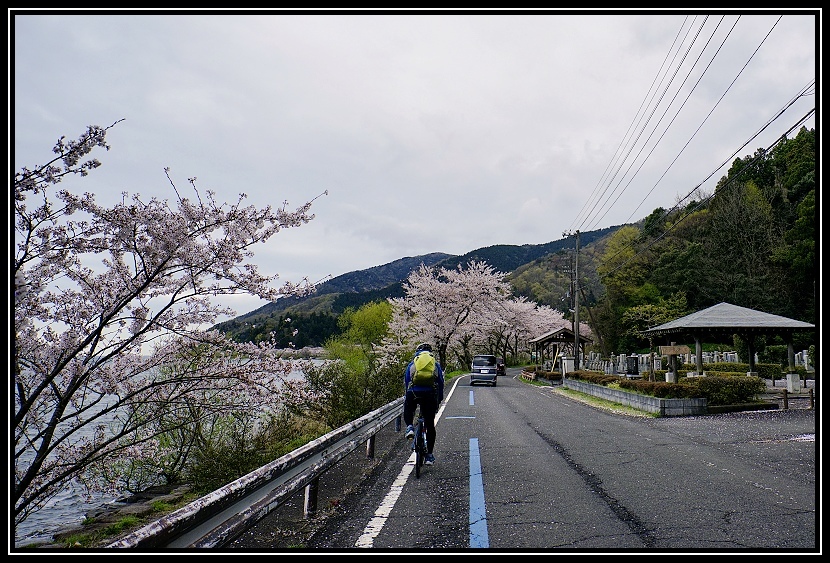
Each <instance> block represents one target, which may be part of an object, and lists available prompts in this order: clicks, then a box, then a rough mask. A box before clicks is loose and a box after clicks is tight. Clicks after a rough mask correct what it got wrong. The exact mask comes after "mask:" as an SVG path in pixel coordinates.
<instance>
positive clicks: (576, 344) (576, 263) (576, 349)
mask: <svg viewBox="0 0 830 563" xmlns="http://www.w3.org/2000/svg"><path fill="white" fill-rule="evenodd" d="M575 235H576V254H575V255H574V369H575V370H578V369H579V366H580V362H579V230H578V229H577V231H576V233H575Z"/></svg>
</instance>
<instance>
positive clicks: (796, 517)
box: [228, 370, 820, 554]
mask: <svg viewBox="0 0 830 563" xmlns="http://www.w3.org/2000/svg"><path fill="white" fill-rule="evenodd" d="M517 373H518V370H508V375H507V377H503V378H500V379H499V383H498V386H497V387H487V386H480V385H476V386H475V387H470V386H469V384H468V381H469V378H468V377H461V378H457V380H454V381H453V382H451V386H450V387H449V388H448V396H447V398H446V400H445V403H444V406H443V410H442V411H441V413H440V418H439V420H438V423H437V430H438V438H437V441H436V446H435V455H436V458H437V462H436V465H434V466H432V467H426V468H424V471H423V472H422V475H421V478H420V479H416V478H415V472H414V471H413V470H412V464H411V461H410V450H409V447H408V442H407V441H406V440H405V439H404V438H403V435H402V434H403V433H402V432H396V430H395V428H394V425H392V424H390V425H389V426H388V427H386V428H384V429H383V430H382V431H381V432H380V433H379V434H378V435H377V437H376V445H375V458H374V459H368V458H367V457H366V454H365V449H358V451H356V452H354V453H353V454H351V456H350V457H349V458H346V459H345V460H344V461H343V462H341V463H340V464H338V466H339V467H338V466H336V467H335V468H334V469H333V470H331V471H329V472H327V474H326V475H325V476H324V477H323V478H321V482H320V504H319V506H320V511H319V517H318V518H316V519H313V520H311V521H308V520H303V519H302V500H303V499H302V496H301V495H298V496H297V498H296V499H294V500H293V501H292V502H290V503H287V504H286V505H284V506H283V507H282V508H281V509H280V510H278V511H277V512H275V513H274V514H273V515H272V516H269V517H268V518H266V519H264V520H263V521H262V522H260V523H259V524H258V525H257V526H255V527H254V528H252V529H251V530H250V531H249V532H247V533H246V534H245V535H244V536H242V537H241V538H239V539H238V540H237V541H236V542H235V543H234V544H233V545H232V546H229V548H228V550H230V551H234V550H243V551H249V552H254V551H255V552H273V551H282V550H293V551H297V552H313V553H326V552H331V553H340V552H352V553H359V552H361V551H363V552H366V553H367V554H369V553H371V552H378V551H380V552H393V553H410V552H419V551H421V550H427V549H429V550H437V551H444V552H447V553H465V554H469V553H471V552H475V551H479V550H480V551H486V552H488V553H489V552H505V553H511V552H515V553H547V552H552V553H566V552H574V553H587V552H592V551H599V552H602V553H615V552H619V553H626V554H630V553H646V554H655V553H660V552H667V553H685V552H688V553H707V552H712V553H720V552H724V551H725V552H740V553H744V554H746V553H777V554H782V553H819V552H820V546H819V543H818V537H819V536H818V534H817V526H816V524H817V520H818V518H817V511H816V502H815V500H816V493H817V491H818V490H819V488H817V482H816V471H815V469H816V464H815V459H816V451H817V443H816V441H815V413H816V411H815V410H809V409H804V408H800V409H789V410H767V411H752V412H739V413H728V414H718V415H708V416H698V417H678V418H650V417H633V416H626V415H621V414H616V413H613V412H609V411H606V410H603V409H599V408H597V407H594V406H591V405H588V404H584V403H582V402H579V401H576V400H574V399H572V398H569V397H567V396H564V395H562V394H561V393H559V392H558V391H557V389H555V388H552V387H538V386H533V385H530V384H528V383H526V382H523V381H519V380H517V379H516V377H515V376H516V374H517ZM449 389H452V392H451V393H449Z"/></svg>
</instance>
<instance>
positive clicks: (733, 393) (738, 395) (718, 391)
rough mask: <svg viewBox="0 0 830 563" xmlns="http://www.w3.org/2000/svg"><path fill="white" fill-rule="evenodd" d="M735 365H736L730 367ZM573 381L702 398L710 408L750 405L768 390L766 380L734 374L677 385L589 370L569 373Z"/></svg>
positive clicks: (683, 379) (662, 395) (692, 379)
mask: <svg viewBox="0 0 830 563" xmlns="http://www.w3.org/2000/svg"><path fill="white" fill-rule="evenodd" d="M731 365H732V366H734V365H735V364H731ZM567 376H568V377H569V378H571V379H579V380H582V381H587V382H589V383H594V384H596V385H606V386H607V385H609V384H612V383H616V384H617V385H618V386H619V387H620V388H621V389H625V390H628V391H632V392H634V393H639V394H641V395H650V396H653V397H660V398H663V399H692V398H700V397H703V398H705V399H706V403H707V404H708V405H712V406H715V405H733V404H737V403H751V402H753V401H756V400H758V395H759V394H760V393H763V392H764V390H765V389H766V384H765V383H764V380H763V379H761V378H760V377H756V376H748V375H745V374H742V373H738V372H735V373H733V374H729V375H725V374H723V375H722V374H719V375H717V376H715V375H708V376H706V377H681V378H680V380H679V381H678V382H677V383H668V382H665V381H647V380H643V379H628V378H626V377H625V376H619V375H608V374H604V373H597V372H593V371H587V370H579V371H573V372H569V373H568V374H567Z"/></svg>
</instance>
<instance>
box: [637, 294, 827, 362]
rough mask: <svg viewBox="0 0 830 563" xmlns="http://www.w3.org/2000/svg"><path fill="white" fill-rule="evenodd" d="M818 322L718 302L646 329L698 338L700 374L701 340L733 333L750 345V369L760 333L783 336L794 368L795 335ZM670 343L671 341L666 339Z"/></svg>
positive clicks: (653, 333) (656, 333) (651, 333)
mask: <svg viewBox="0 0 830 563" xmlns="http://www.w3.org/2000/svg"><path fill="white" fill-rule="evenodd" d="M815 328H816V327H815V325H813V324H810V323H805V322H803V321H797V320H795V319H790V318H787V317H782V316H779V315H772V314H770V313H764V312H762V311H756V310H754V309H748V308H746V307H739V306H738V305H732V304H731V303H718V304H717V305H712V306H711V307H709V308H708V309H702V310H700V311H697V312H696V313H691V314H689V315H686V316H685V317H680V318H679V319H675V320H673V321H671V322H668V323H664V324H661V325H659V326H655V327H652V328H650V329H648V330H644V331H643V334H644V335H646V336H655V337H666V338H667V339H669V338H671V337H673V336H674V337H676V338H677V337H680V336H690V337H692V338H694V340H695V362H696V364H697V373H698V374H702V373H703V348H702V342H703V341H704V340H705V339H706V338H707V337H708V338H712V339H714V340H722V339H723V338H726V337H729V336H731V335H733V334H737V335H739V336H740V337H741V338H742V339H744V340H745V341H746V342H747V346H748V348H749V371H750V372H755V346H754V337H755V336H757V335H772V336H780V337H782V338H783V339H784V341H785V342H786V343H787V357H788V361H789V366H790V370H793V369H794V367H795V355H794V353H793V334H794V333H796V332H809V331H812V330H815ZM667 343H668V342H667Z"/></svg>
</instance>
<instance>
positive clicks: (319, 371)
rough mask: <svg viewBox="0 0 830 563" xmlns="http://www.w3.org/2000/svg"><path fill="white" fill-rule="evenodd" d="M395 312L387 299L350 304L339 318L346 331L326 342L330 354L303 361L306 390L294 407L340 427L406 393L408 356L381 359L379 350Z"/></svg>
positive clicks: (292, 407)
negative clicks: (355, 306) (319, 360)
mask: <svg viewBox="0 0 830 563" xmlns="http://www.w3.org/2000/svg"><path fill="white" fill-rule="evenodd" d="M391 318H392V306H391V305H390V304H389V303H388V302H386V301H378V302H371V303H367V304H365V305H363V306H361V307H360V308H359V309H352V308H347V309H346V310H345V311H344V312H343V313H342V314H341V315H340V318H339V319H338V323H339V325H340V328H341V329H342V333H341V334H340V335H338V336H335V337H333V338H331V339H329V340H328V341H327V342H326V344H325V346H324V347H325V349H326V353H327V356H328V358H329V360H327V361H325V362H322V363H315V362H305V363H303V365H302V371H303V374H304V379H305V381H304V382H303V384H302V386H303V387H304V390H305V393H304V394H302V397H301V398H300V399H298V400H295V401H293V402H291V404H290V408H291V409H292V412H295V413H297V414H301V415H303V416H309V417H312V418H318V419H320V420H325V422H326V424H327V425H328V426H329V427H330V428H337V427H339V426H342V425H343V424H346V423H347V422H350V421H352V420H355V419H357V418H360V417H361V416H363V415H364V414H366V413H368V412H371V411H372V410H374V409H376V408H378V407H380V406H382V405H385V404H386V403H388V402H390V401H393V400H394V399H395V398H397V397H398V396H400V395H402V394H403V380H402V377H403V376H402V374H403V370H404V368H405V366H406V363H405V362H406V360H405V359H403V358H401V359H399V361H398V362H397V363H387V362H381V361H380V357H379V356H378V354H377V353H376V352H375V345H376V344H377V343H379V342H381V340H382V339H383V338H384V337H385V336H386V335H387V332H388V325H389V321H390V319H391Z"/></svg>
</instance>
